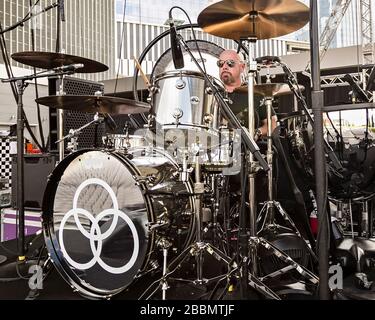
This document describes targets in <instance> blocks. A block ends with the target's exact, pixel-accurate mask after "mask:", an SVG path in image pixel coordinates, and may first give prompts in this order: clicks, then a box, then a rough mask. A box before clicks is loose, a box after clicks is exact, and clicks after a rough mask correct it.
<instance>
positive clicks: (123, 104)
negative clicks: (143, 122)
mask: <svg viewBox="0 0 375 320" xmlns="http://www.w3.org/2000/svg"><path fill="white" fill-rule="evenodd" d="M35 101H36V102H37V103H39V104H42V105H44V106H47V107H50V108H56V109H63V110H74V111H80V112H88V113H95V112H99V113H109V114H114V115H116V114H134V113H144V112H149V111H150V106H149V105H148V104H147V103H145V102H141V101H135V100H130V99H124V98H118V97H108V96H72V95H65V96H48V97H42V98H39V99H36V100H35Z"/></svg>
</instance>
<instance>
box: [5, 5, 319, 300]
mask: <svg viewBox="0 0 375 320" xmlns="http://www.w3.org/2000/svg"><path fill="white" fill-rule="evenodd" d="M308 20H309V10H308V8H307V7H306V6H305V5H303V4H301V3H300V2H298V1H294V0H280V1H271V0H267V1H265V0H263V1H241V0H233V1H228V0H224V1H220V2H218V3H215V4H213V5H210V6H209V7H207V8H206V9H204V10H203V11H202V12H201V14H200V15H199V17H198V24H199V26H200V27H201V28H202V29H203V30H204V31H205V32H207V33H210V34H212V35H215V36H219V37H224V38H229V39H232V40H238V41H241V42H243V43H244V44H246V45H247V50H248V61H247V65H248V77H247V84H246V85H244V86H241V87H240V88H238V89H237V90H238V91H239V92H245V93H247V94H248V102H249V128H244V127H242V126H241V124H240V123H239V121H238V119H237V118H236V117H235V116H234V114H233V112H232V111H231V109H230V107H229V106H228V103H227V99H226V96H225V90H224V86H223V84H222V83H221V81H220V80H217V70H216V68H217V67H215V66H216V63H215V62H216V60H217V58H218V56H219V54H220V52H221V51H222V49H221V48H220V47H218V46H216V45H214V44H212V43H209V42H205V41H197V43H196V42H194V41H188V42H185V41H184V40H183V39H182V38H181V36H179V38H178V41H180V44H181V46H182V47H183V48H184V50H185V52H184V57H185V60H189V62H188V65H186V66H185V68H184V69H183V70H175V69H174V68H173V66H172V56H171V52H170V50H169V51H167V52H166V53H165V54H164V55H163V56H162V57H161V58H160V59H159V61H158V62H157V63H156V66H155V68H154V71H153V73H152V77H151V85H150V87H149V92H150V99H149V103H145V102H140V101H135V100H129V99H124V98H119V97H111V96H104V95H102V93H98V94H95V95H93V96H74V95H66V94H64V92H62V91H61V92H59V93H58V94H57V95H56V96H47V97H42V98H39V99H37V100H36V101H37V103H39V104H42V105H45V106H47V107H50V108H56V109H58V110H60V111H64V110H76V111H80V112H88V113H96V114H97V117H96V118H94V121H93V123H97V122H98V121H105V120H111V115H116V116H117V115H124V116H125V115H129V114H149V115H148V117H145V118H147V124H145V126H144V128H137V130H135V132H132V133H131V134H130V128H128V127H127V128H125V134H120V135H116V134H110V135H107V136H105V137H103V139H104V141H105V143H104V147H103V148H102V149H91V150H87V149H84V150H77V149H76V148H75V149H74V150H73V151H74V152H72V153H71V154H69V155H68V156H66V157H63V158H62V159H60V162H59V164H58V165H57V167H56V168H55V170H54V171H53V172H52V174H51V175H50V177H49V181H48V185H47V188H46V190H45V195H44V203H43V216H42V220H43V231H44V238H45V244H46V248H47V250H48V254H49V256H50V259H51V261H52V262H53V265H54V266H55V268H56V269H57V270H58V271H59V273H60V274H61V276H62V277H63V278H64V279H65V280H66V281H67V282H68V283H69V285H71V287H72V288H73V290H75V291H77V292H78V293H79V294H81V295H83V296H85V297H88V298H92V299H110V298H112V297H113V296H114V295H116V294H119V293H120V292H122V291H129V292H132V290H135V289H134V288H136V287H137V284H138V283H139V281H141V280H145V279H148V281H150V282H149V283H148V287H147V288H146V290H144V291H143V292H142V293H141V294H140V295H139V298H142V299H172V297H173V293H172V292H173V289H176V288H177V287H178V285H179V284H180V285H181V284H189V285H190V286H191V287H194V286H196V287H202V286H204V287H205V288H209V289H207V290H211V291H210V294H211V297H214V298H224V297H225V295H226V294H227V293H228V292H229V291H231V290H232V289H233V288H234V287H235V288H240V289H238V290H239V291H241V297H242V298H245V297H246V296H247V291H249V290H253V291H255V292H257V293H258V294H260V295H261V296H263V297H265V298H267V299H282V297H284V296H285V294H286V292H294V293H295V292H301V293H302V294H306V293H307V294H309V295H310V296H313V295H314V294H315V293H316V292H315V291H316V288H317V286H318V284H319V279H318V278H317V276H316V275H315V274H314V270H315V267H316V265H314V261H315V260H314V257H315V253H314V252H313V248H314V244H313V243H311V242H310V241H308V240H306V239H304V238H303V237H302V235H301V232H300V231H299V230H298V228H297V227H296V225H295V223H294V222H293V220H292V219H291V218H290V216H289V215H288V214H287V213H286V211H285V210H284V209H283V208H282V207H281V205H280V203H279V202H277V201H276V200H275V195H274V191H273V184H274V176H273V167H274V164H273V155H274V151H273V145H272V139H271V136H272V128H271V109H272V102H273V99H274V97H275V96H278V95H282V94H289V93H292V91H293V90H292V88H291V87H290V86H289V85H288V84H284V83H271V82H270V77H269V76H268V77H267V81H266V83H263V84H254V83H255V79H256V73H257V71H258V70H259V68H260V67H264V66H265V65H267V64H278V65H280V60H279V59H275V57H268V58H267V59H265V60H266V61H267V63H265V62H264V59H261V60H260V61H261V62H258V59H255V58H254V53H255V50H254V45H255V43H256V41H258V40H262V39H269V38H273V37H278V36H282V35H285V34H288V33H290V32H293V31H296V30H298V29H300V28H301V27H303V26H304V25H305V24H306V23H307V22H308ZM197 48H198V49H199V48H200V49H201V50H202V52H201V54H202V55H203V59H202V61H206V62H207V64H206V68H202V66H201V63H199V62H198V61H196V60H197V59H196V58H195V55H194V54H193V53H194V52H196V50H198V49H197ZM198 51H199V50H198ZM12 57H13V59H15V60H16V61H18V62H20V63H23V64H26V65H29V66H33V67H36V68H40V69H47V70H48V71H49V73H50V71H51V70H52V72H53V73H54V74H58V75H59V76H61V79H62V80H63V79H64V75H66V74H72V73H74V72H81V73H86V72H102V71H105V70H106V66H104V65H102V64H101V63H98V62H95V61H92V60H88V59H84V58H80V57H76V56H71V55H66V54H60V53H47V52H21V53H17V54H13V56H12ZM188 57H189V59H187V58H188ZM190 58H191V59H190ZM202 61H200V62H202ZM212 62H214V63H212ZM204 69H205V70H206V72H205V70H204ZM45 75H46V74H45V73H42V74H41V75H40V76H45ZM268 75H269V74H268ZM25 80H28V79H25V78H24V79H22V81H25ZM12 81H14V79H13V80H12ZM293 86H294V89H295V90H299V91H301V90H303V88H302V87H300V86H298V84H295V83H294V84H292V87H293ZM254 94H259V95H261V96H263V97H264V103H265V105H266V107H267V118H268V131H267V136H268V139H267V152H266V160H264V157H263V155H261V154H260V152H259V148H258V146H257V145H256V143H255V142H254V139H253V137H254V134H255V128H254ZM87 125H91V123H89V124H87ZM85 127H86V126H84V127H82V128H79V129H77V130H73V131H72V132H71V133H70V134H69V135H68V136H66V137H62V136H60V139H61V141H63V140H66V139H72V138H75V137H76V136H77V135H78V134H79V132H80V131H81V130H83V129H84V128H85ZM160 137H161V138H160ZM262 169H263V170H264V171H266V172H267V175H268V197H267V201H266V202H265V203H264V207H263V210H262V211H261V213H260V214H258V213H257V211H258V210H257V209H258V203H257V202H256V199H255V178H256V176H257V174H258V172H259V171H261V170H262ZM232 176H239V179H240V180H241V186H240V188H239V190H237V197H234V196H232V193H231V192H230V188H229V184H230V183H231V177H232ZM247 193H248V194H247ZM238 194H239V195H240V197H239V198H240V199H238ZM276 211H277V212H279V213H280V216H278V215H276ZM297 253H300V254H301V255H298V254H297ZM301 256H304V257H306V256H309V257H310V259H307V260H306V259H305V260H304V259H300V258H301ZM210 259H211V260H210ZM210 269H211V270H210ZM212 269H214V270H212ZM266 271H268V272H266ZM207 274H209V275H212V278H207V276H206V275H207ZM149 279H152V280H149ZM281 283H283V285H281ZM174 284H175V285H174ZM296 288H297V289H296ZM219 289H220V290H222V293H221V294H217V293H216V292H218V290H219ZM278 290H279V291H278ZM288 290H289V291H288ZM281 292H283V293H281ZM132 298H136V297H135V296H133V297H132Z"/></svg>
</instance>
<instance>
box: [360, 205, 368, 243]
mask: <svg viewBox="0 0 375 320" xmlns="http://www.w3.org/2000/svg"><path fill="white" fill-rule="evenodd" d="M362 205H363V209H362V219H361V231H362V236H363V237H365V238H366V237H368V234H369V210H368V202H367V201H364V202H363V204H362Z"/></svg>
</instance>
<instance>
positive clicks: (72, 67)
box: [52, 63, 85, 72]
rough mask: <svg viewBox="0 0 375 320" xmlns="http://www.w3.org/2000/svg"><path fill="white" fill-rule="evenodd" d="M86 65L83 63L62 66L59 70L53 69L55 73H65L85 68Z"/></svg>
mask: <svg viewBox="0 0 375 320" xmlns="http://www.w3.org/2000/svg"><path fill="white" fill-rule="evenodd" d="M84 66H85V65H84V64H83V63H74V64H69V65H66V66H61V67H57V68H53V69H52V70H53V71H55V72H64V71H75V70H77V69H81V68H83V67H84Z"/></svg>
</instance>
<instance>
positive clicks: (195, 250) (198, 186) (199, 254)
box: [140, 156, 237, 300]
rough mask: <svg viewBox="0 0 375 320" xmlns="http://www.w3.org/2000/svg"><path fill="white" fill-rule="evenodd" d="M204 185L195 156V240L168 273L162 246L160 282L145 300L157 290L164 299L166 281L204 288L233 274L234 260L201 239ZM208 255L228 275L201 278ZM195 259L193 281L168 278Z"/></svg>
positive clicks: (167, 287)
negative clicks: (221, 266) (187, 262)
mask: <svg viewBox="0 0 375 320" xmlns="http://www.w3.org/2000/svg"><path fill="white" fill-rule="evenodd" d="M204 192H205V189H204V183H203V182H202V181H201V164H200V163H199V157H198V156H196V161H195V183H194V197H195V219H196V239H195V242H193V243H192V244H191V245H190V246H188V247H187V248H185V249H184V250H183V251H182V252H181V253H180V255H179V256H178V257H177V258H176V259H175V260H174V261H173V262H172V263H171V264H170V265H169V268H171V267H173V266H174V265H176V263H177V264H178V266H177V267H176V268H175V269H173V270H172V271H170V272H167V271H168V269H167V254H168V248H165V246H164V247H163V246H162V249H163V276H162V278H161V279H160V280H158V281H156V282H159V286H158V287H157V288H156V289H155V290H154V291H153V292H152V293H151V295H149V296H147V297H146V299H150V298H151V297H152V296H153V295H154V294H155V293H156V292H157V290H158V289H159V288H161V290H162V299H163V300H165V299H166V292H167V290H168V289H169V288H170V287H169V284H168V281H173V282H183V283H192V284H193V285H196V286H204V285H208V284H210V283H212V282H221V281H222V280H225V279H227V276H228V274H230V273H232V272H233V269H236V268H237V264H236V262H235V261H234V259H232V258H230V257H228V256H227V255H226V254H225V253H223V252H222V251H220V250H219V249H218V248H216V247H215V246H213V245H211V244H210V243H208V242H205V241H204V240H203V239H202V205H203V195H204ZM204 253H208V254H210V255H212V256H213V257H214V258H215V259H217V260H218V261H224V263H225V264H227V266H228V274H225V275H220V276H216V277H213V278H210V279H205V278H204V277H203V254H204ZM192 256H193V257H195V258H196V276H197V277H196V279H194V280H186V279H182V278H171V277H170V276H171V275H172V274H173V273H174V272H175V271H177V269H178V268H180V267H181V265H182V264H183V263H184V262H185V261H186V260H187V259H188V258H189V257H192ZM156 282H154V283H153V284H151V286H150V287H149V288H148V289H147V290H146V291H145V292H144V293H143V294H142V296H141V298H140V299H142V298H143V297H144V296H145V295H146V293H147V292H148V290H149V289H150V288H151V287H152V286H153V285H154V284H155V283H156Z"/></svg>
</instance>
